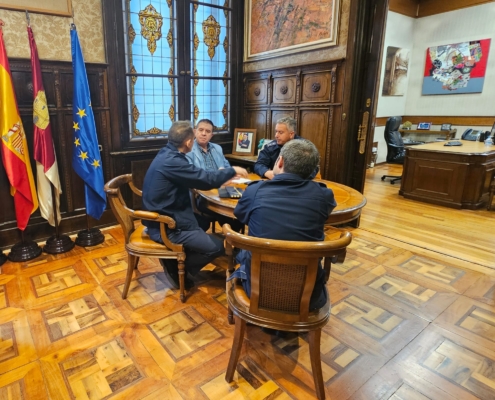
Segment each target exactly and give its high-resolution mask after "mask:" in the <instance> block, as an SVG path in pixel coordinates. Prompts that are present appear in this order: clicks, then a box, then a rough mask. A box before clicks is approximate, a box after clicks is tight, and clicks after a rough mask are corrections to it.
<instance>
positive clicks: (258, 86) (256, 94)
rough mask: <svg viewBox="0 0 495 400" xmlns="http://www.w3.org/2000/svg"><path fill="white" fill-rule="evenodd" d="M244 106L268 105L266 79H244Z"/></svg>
mask: <svg viewBox="0 0 495 400" xmlns="http://www.w3.org/2000/svg"><path fill="white" fill-rule="evenodd" d="M244 87H245V91H244V94H245V104H246V105H254V104H256V105H260V104H268V79H266V78H264V79H249V78H247V79H245V81H244Z"/></svg>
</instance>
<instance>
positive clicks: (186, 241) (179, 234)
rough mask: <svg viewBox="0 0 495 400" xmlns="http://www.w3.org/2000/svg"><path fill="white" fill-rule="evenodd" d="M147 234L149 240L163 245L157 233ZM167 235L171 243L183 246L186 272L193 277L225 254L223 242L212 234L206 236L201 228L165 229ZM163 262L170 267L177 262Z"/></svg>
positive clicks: (153, 231) (149, 231)
mask: <svg viewBox="0 0 495 400" xmlns="http://www.w3.org/2000/svg"><path fill="white" fill-rule="evenodd" d="M198 222H199V221H198ZM200 226H201V225H200ZM148 234H149V235H150V238H151V240H154V241H155V242H158V243H162V244H163V241H162V238H161V236H160V232H159V231H156V230H151V229H150V230H148ZM167 235H168V238H169V239H170V241H171V242H172V243H177V244H182V245H184V250H185V252H186V261H185V268H186V272H188V273H189V274H191V275H193V276H194V275H196V274H197V273H198V272H199V271H201V269H202V268H203V267H204V266H205V265H206V264H208V263H210V262H212V261H213V260H214V259H215V258H217V257H219V256H221V255H223V254H225V249H224V247H223V241H222V240H221V239H219V238H218V237H216V236H215V235H213V234H207V233H206V232H205V231H204V230H203V229H201V228H197V229H194V230H191V231H184V230H181V229H170V230H168V229H167ZM164 261H165V262H166V264H168V265H171V263H172V262H173V263H175V265H177V260H164ZM169 263H170V264H169Z"/></svg>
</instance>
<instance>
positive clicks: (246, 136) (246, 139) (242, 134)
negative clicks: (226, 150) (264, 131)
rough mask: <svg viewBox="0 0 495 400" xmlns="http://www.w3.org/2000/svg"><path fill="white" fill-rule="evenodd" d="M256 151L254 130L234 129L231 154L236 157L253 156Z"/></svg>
mask: <svg viewBox="0 0 495 400" xmlns="http://www.w3.org/2000/svg"><path fill="white" fill-rule="evenodd" d="M255 149H256V129H246V128H236V129H235V130H234V142H233V143H232V154H235V155H238V156H254V150H255Z"/></svg>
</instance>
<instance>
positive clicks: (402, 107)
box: [373, 11, 415, 162]
mask: <svg viewBox="0 0 495 400" xmlns="http://www.w3.org/2000/svg"><path fill="white" fill-rule="evenodd" d="M414 22H415V21H414V18H410V17H406V16H404V15H401V14H397V13H395V12H392V11H390V12H389V13H388V16H387V28H386V31H385V42H384V44H383V52H384V55H383V57H382V68H381V72H380V73H381V76H380V89H379V94H378V106H377V110H376V116H377V117H388V116H393V115H405V114H406V100H407V91H408V89H406V93H405V94H404V96H382V88H383V74H384V73H385V63H386V57H385V56H386V54H387V47H388V46H394V47H400V48H403V49H409V50H410V52H409V65H410V63H411V61H412V56H413V54H412V49H413V43H414V41H413V36H414ZM410 76H411V71H410V70H409V72H408V73H407V79H410ZM384 130H385V127H383V126H379V127H377V128H375V133H374V140H373V141H374V142H378V156H377V162H384V161H385V159H386V157H387V144H386V143H385V139H384V138H383V132H384Z"/></svg>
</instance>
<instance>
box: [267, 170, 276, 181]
mask: <svg viewBox="0 0 495 400" xmlns="http://www.w3.org/2000/svg"><path fill="white" fill-rule="evenodd" d="M274 176H275V174H274V173H273V171H271V170H270V171H266V172H265V178H267V179H273V177H274Z"/></svg>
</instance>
